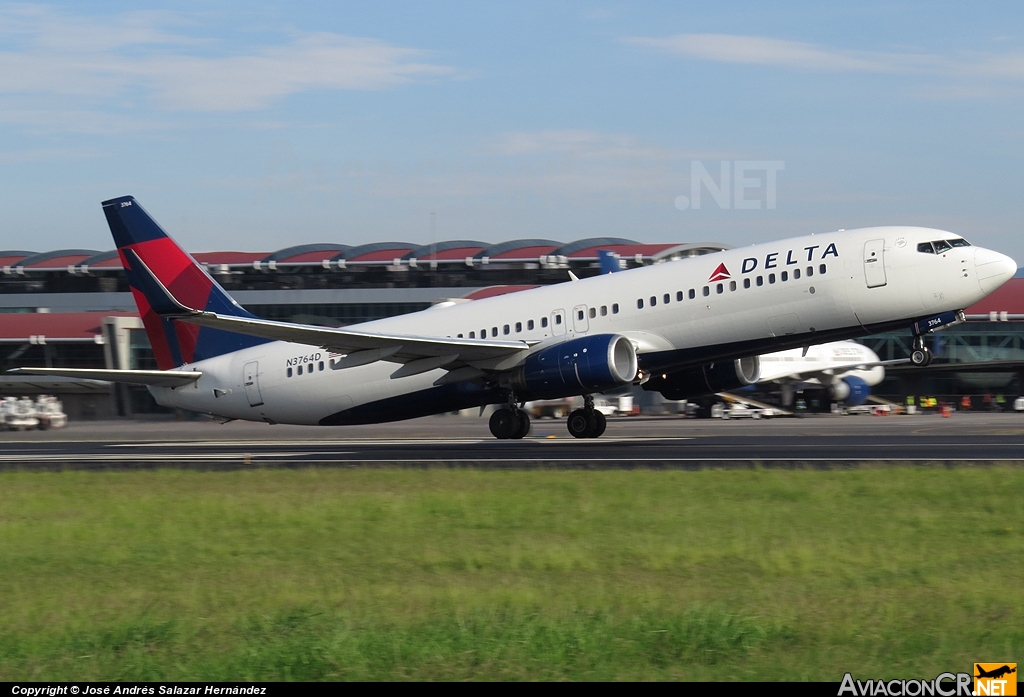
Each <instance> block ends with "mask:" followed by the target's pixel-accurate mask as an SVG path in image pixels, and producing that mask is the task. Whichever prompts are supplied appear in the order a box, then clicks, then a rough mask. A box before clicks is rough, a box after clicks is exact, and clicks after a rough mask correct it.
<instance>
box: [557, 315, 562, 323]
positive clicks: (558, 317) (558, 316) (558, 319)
mask: <svg viewBox="0 0 1024 697" xmlns="http://www.w3.org/2000/svg"><path fill="white" fill-rule="evenodd" d="M561 323H562V316H561V315H555V324H561Z"/></svg>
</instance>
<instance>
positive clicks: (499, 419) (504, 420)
mask: <svg viewBox="0 0 1024 697" xmlns="http://www.w3.org/2000/svg"><path fill="white" fill-rule="evenodd" d="M488 425H489V426H490V427H491V435H493V436H494V437H495V438H497V439H498V440H507V439H509V438H511V437H512V434H514V433H515V432H516V428H517V427H518V425H519V420H518V419H516V415H515V414H513V413H512V410H511V409H498V410H497V411H496V412H494V413H493V414H491V420H490V422H489V423H488Z"/></svg>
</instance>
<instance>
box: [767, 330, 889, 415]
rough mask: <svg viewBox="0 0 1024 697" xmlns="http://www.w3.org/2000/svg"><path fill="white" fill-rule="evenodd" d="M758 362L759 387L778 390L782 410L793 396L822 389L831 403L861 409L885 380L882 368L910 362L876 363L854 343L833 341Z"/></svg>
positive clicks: (870, 353)
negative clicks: (759, 366) (872, 392)
mask: <svg viewBox="0 0 1024 697" xmlns="http://www.w3.org/2000/svg"><path fill="white" fill-rule="evenodd" d="M760 358H761V379H760V380H758V386H760V387H762V388H763V387H765V386H768V387H769V388H770V389H778V390H779V391H780V392H781V393H782V404H783V406H791V405H792V404H793V400H794V395H795V394H796V393H797V392H799V391H801V390H808V389H824V390H827V391H828V396H829V399H830V400H832V401H833V402H842V403H843V404H844V405H846V406H848V407H856V406H860V405H861V404H863V403H864V402H866V401H867V399H868V397H869V396H871V388H872V387H874V386H875V385H877V384H879V383H880V382H882V380H884V379H885V367H884V366H886V365H894V364H900V363H908V362H909V360H907V359H896V360H893V361H882V360H879V358H878V354H876V353H875V352H874V351H872V350H871V349H869V348H868V347H867V346H864V345H862V344H858V343H857V342H856V341H832V342H829V343H827V344H820V345H818V346H810V347H808V348H807V349H806V350H805V349H788V350H786V351H778V352H776V353H769V354H765V355H763V356H761V357H760Z"/></svg>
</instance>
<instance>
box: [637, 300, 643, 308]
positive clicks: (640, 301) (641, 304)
mask: <svg viewBox="0 0 1024 697" xmlns="http://www.w3.org/2000/svg"><path fill="white" fill-rule="evenodd" d="M636 309H638V310H642V309H644V299H643V298H637V300H636Z"/></svg>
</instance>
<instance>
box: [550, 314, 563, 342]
mask: <svg viewBox="0 0 1024 697" xmlns="http://www.w3.org/2000/svg"><path fill="white" fill-rule="evenodd" d="M562 334H565V310H555V311H554V312H552V313H551V335H552V336H561V335H562Z"/></svg>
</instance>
